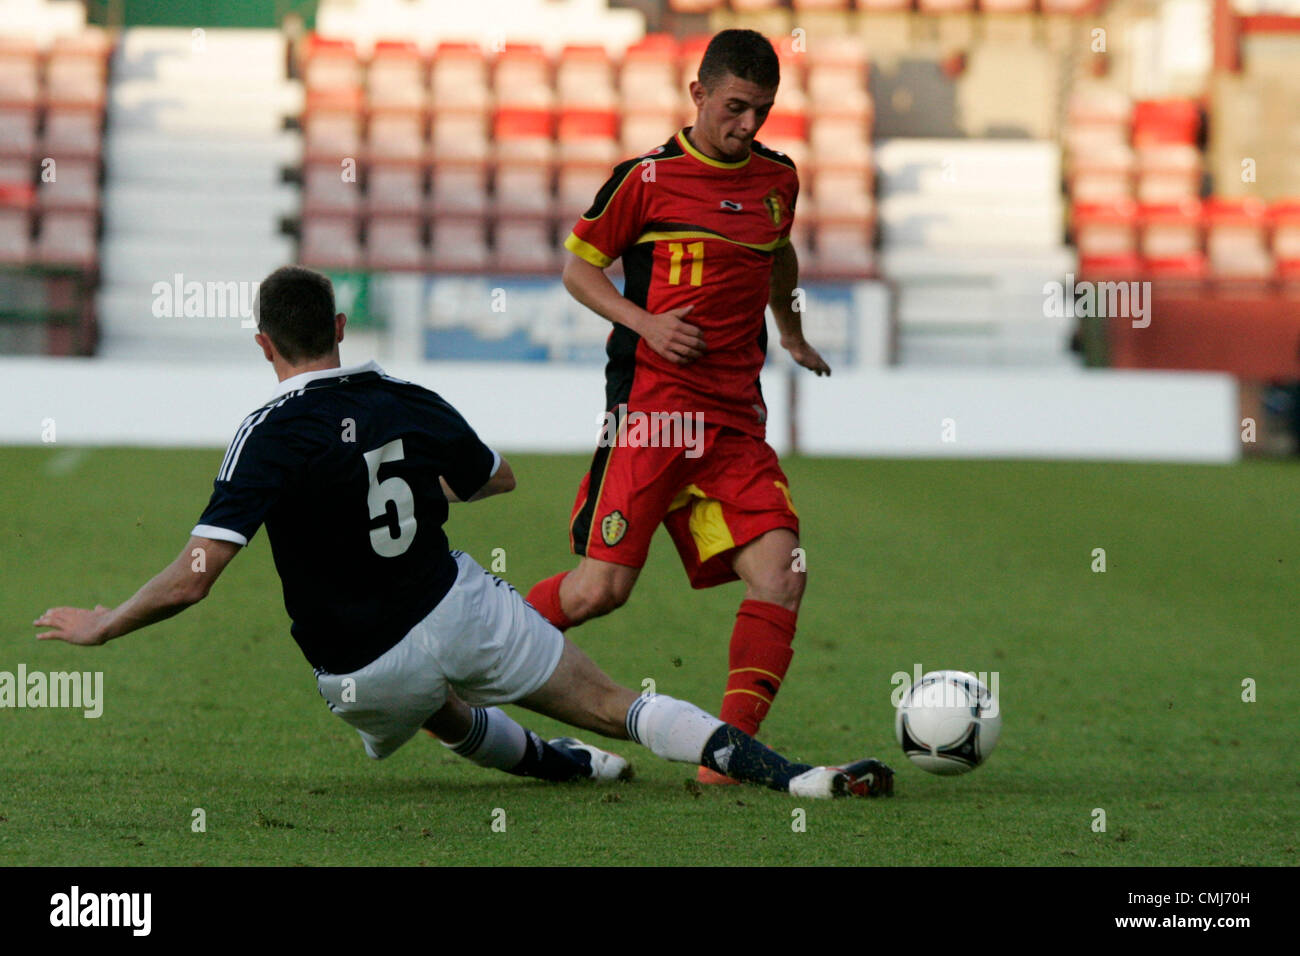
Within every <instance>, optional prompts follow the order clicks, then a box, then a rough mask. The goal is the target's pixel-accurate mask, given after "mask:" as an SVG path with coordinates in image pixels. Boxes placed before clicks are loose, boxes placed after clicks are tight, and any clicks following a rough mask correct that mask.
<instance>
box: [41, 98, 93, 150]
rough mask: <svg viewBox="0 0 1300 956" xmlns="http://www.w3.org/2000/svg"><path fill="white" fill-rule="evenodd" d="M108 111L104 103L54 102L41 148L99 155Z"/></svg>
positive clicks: (47, 115)
mask: <svg viewBox="0 0 1300 956" xmlns="http://www.w3.org/2000/svg"><path fill="white" fill-rule="evenodd" d="M103 125H104V112H103V109H102V108H101V107H100V106H86V105H69V106H64V105H59V106H54V105H51V106H50V107H49V108H48V109H46V111H45V134H44V136H43V137H42V139H41V149H42V150H43V151H44V152H45V154H46V155H47V156H48V155H77V156H95V157H97V156H99V151H100V148H101V145H102V142H103Z"/></svg>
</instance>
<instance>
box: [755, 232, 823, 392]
mask: <svg viewBox="0 0 1300 956" xmlns="http://www.w3.org/2000/svg"><path fill="white" fill-rule="evenodd" d="M798 285H799V257H798V255H796V254H795V251H794V246H792V245H789V244H787V245H784V246H782V247H781V248H779V249H777V250H776V251H775V252H773V253H772V278H771V280H770V281H769V284H768V289H769V291H768V299H767V301H768V304H769V305H771V306H772V315H773V317H774V318H775V319H776V327H777V329H778V330H779V331H780V333H781V347H782V348H784V349H785V350H786V351H787V352H789V353H790V357H791V358H793V359H794V360H795V361H796V362H798V363H799V364H800V365H802V366H803V367H804V368H806V369H811V370H812V371H814V372H816V373H817V374H818V375H829V374H831V367H830V366H829V365H827V364H826V360H825V359H823V358H822V357H821V355H820V354H818V352H817V350H816V349H815V348H813V347H812V346H811V345H809V344H808V340H807V339H805V338H804V337H803V319H802V318H801V317H800V315H799V313H798V312H797V311H796V310H795V307H794V295H795V289H796V288H797V287H798Z"/></svg>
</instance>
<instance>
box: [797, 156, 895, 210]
mask: <svg viewBox="0 0 1300 956" xmlns="http://www.w3.org/2000/svg"><path fill="white" fill-rule="evenodd" d="M808 186H809V188H808V195H807V197H805V196H803V195H802V194H801V195H800V197H799V205H798V210H797V215H798V216H799V217H808V218H812V219H815V220H816V221H817V222H818V223H821V224H825V223H858V224H862V223H867V222H870V221H872V220H874V219H875V216H876V207H875V200H874V199H873V198H872V195H871V167H869V166H865V167H862V168H860V169H857V170H853V169H843V168H842V169H835V168H825V169H824V168H821V167H817V168H816V171H815V172H814V173H813V174H812V175H811V176H810V177H808Z"/></svg>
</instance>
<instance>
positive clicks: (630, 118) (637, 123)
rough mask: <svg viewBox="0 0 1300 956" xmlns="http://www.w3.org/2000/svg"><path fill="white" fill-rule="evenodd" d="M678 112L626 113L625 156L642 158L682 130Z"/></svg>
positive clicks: (624, 130) (623, 132)
mask: <svg viewBox="0 0 1300 956" xmlns="http://www.w3.org/2000/svg"><path fill="white" fill-rule="evenodd" d="M678 118H679V117H678V113H677V111H676V110H643V111H638V112H631V113H624V114H623V122H622V138H621V141H620V142H621V146H622V150H621V152H622V153H623V155H624V156H640V155H641V154H642V153H644V152H646V151H648V150H651V149H654V148H655V147H656V146H658V145H659V144H661V143H664V142H667V141H668V139H669V138H670V137H671V136H672V135H673V134H674V133H676V132H677V131H678V130H679V129H681V124H680V123H679V122H678Z"/></svg>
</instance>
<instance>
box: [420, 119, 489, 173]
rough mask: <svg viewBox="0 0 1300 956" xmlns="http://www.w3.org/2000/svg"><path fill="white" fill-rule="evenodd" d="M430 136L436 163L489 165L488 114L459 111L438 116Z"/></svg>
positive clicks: (433, 123) (434, 120)
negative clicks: (468, 162) (463, 162)
mask: <svg viewBox="0 0 1300 956" xmlns="http://www.w3.org/2000/svg"><path fill="white" fill-rule="evenodd" d="M431 125H432V133H431V135H430V149H431V152H432V156H433V159H434V160H458V161H474V162H480V163H481V162H486V161H487V160H488V159H489V158H490V157H491V155H492V146H491V143H490V141H489V139H488V115H487V114H486V113H484V112H482V111H480V110H463V109H460V108H456V109H451V110H444V111H442V112H438V113H435V114H434V116H433V122H432V124H431Z"/></svg>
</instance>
